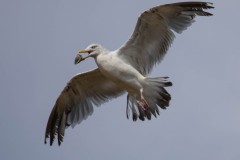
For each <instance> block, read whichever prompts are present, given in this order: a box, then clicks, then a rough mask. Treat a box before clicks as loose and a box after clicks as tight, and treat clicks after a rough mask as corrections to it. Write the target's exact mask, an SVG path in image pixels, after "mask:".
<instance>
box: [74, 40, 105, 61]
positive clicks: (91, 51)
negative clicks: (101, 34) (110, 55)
mask: <svg viewBox="0 0 240 160" xmlns="http://www.w3.org/2000/svg"><path fill="white" fill-rule="evenodd" d="M103 50H104V48H103V47H102V46H101V45H99V44H91V45H89V46H88V47H87V48H86V49H83V50H79V52H78V54H77V56H76V58H75V64H78V63H80V62H81V61H83V60H85V59H87V58H89V57H97V56H98V55H99V54H101V53H102V51H103ZM82 53H87V54H88V55H87V56H86V57H82V55H81V54H82Z"/></svg>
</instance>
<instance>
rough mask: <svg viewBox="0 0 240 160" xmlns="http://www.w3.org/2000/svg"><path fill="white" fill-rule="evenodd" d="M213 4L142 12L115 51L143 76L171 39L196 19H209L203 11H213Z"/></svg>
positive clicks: (180, 4) (168, 7)
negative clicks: (132, 29)
mask: <svg viewBox="0 0 240 160" xmlns="http://www.w3.org/2000/svg"><path fill="white" fill-rule="evenodd" d="M211 5H212V3H206V2H181V3H173V4H166V5H161V6H157V7H154V8H151V9H150V10H148V11H145V12H144V13H142V14H141V15H140V17H139V18H138V21H137V24H136V27H135V30H134V32H133V34H132V36H131V37H130V39H129V40H128V41H127V42H126V43H125V44H124V45H123V46H122V47H121V48H120V49H119V50H118V53H119V54H120V55H121V56H122V58H123V59H125V60H126V61H127V62H128V63H129V64H131V65H132V66H133V67H134V68H136V69H137V70H138V71H139V72H140V73H142V74H143V75H146V74H148V73H149V72H150V71H151V69H152V68H153V66H154V65H155V64H156V63H158V62H160V61H161V60H162V58H163V57H164V55H165V54H166V52H167V50H168V48H169V47H170V45H171V43H172V42H173V39H174V37H175V36H174V32H173V31H175V32H177V33H181V32H182V31H183V30H185V29H187V28H188V27H189V26H190V25H191V24H192V23H193V22H194V18H195V17H196V15H198V16H211V15H212V14H211V13H208V12H206V11H204V9H211V8H214V7H212V6H211Z"/></svg>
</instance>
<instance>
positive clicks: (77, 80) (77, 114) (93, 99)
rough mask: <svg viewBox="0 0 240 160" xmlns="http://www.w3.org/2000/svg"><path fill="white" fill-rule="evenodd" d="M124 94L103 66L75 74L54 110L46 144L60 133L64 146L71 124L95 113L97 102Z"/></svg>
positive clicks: (59, 141)
mask: <svg viewBox="0 0 240 160" xmlns="http://www.w3.org/2000/svg"><path fill="white" fill-rule="evenodd" d="M123 93H124V91H123V90H122V89H120V88H119V87H118V86H116V85H115V84H114V83H113V82H111V81H110V80H108V79H107V78H105V76H103V75H102V73H101V72H100V71H99V69H95V70H92V71H89V72H86V73H82V74H78V75H76V76H74V77H73V78H72V79H71V80H70V82H69V83H68V84H67V86H66V87H65V88H64V89H63V91H62V92H61V94H60V96H59V97H58V99H57V101H56V104H55V105H54V107H53V109H52V112H51V114H50V116H49V119H48V123H47V127H46V133H45V143H47V138H49V137H50V145H52V143H53V141H54V139H55V136H56V135H57V136H58V144H59V145H60V144H61V142H62V141H63V136H64V131H65V128H66V127H67V126H69V125H72V126H75V125H76V124H77V123H80V122H81V121H82V120H84V119H86V118H87V117H88V116H89V115H91V114H92V113H93V104H94V105H96V106H99V105H101V104H102V103H104V102H106V101H108V100H109V99H111V98H114V97H117V96H120V95H121V94H123Z"/></svg>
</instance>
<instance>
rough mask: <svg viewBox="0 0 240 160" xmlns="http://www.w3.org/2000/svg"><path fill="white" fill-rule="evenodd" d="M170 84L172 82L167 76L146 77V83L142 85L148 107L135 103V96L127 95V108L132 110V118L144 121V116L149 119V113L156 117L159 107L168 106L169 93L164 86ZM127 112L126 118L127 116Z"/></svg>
mask: <svg viewBox="0 0 240 160" xmlns="http://www.w3.org/2000/svg"><path fill="white" fill-rule="evenodd" d="M169 86H172V82H170V81H169V80H168V77H156V78H146V83H145V85H144V86H143V96H144V98H145V99H146V101H147V103H148V108H146V109H145V110H144V109H143V108H142V107H141V106H139V105H138V104H137V100H136V97H134V96H132V95H128V96H127V97H128V98H127V101H128V103H127V110H128V108H130V109H131V111H132V117H133V120H134V121H136V120H137V118H139V119H140V120H142V121H144V120H145V118H147V119H148V120H150V119H151V115H153V116H154V117H157V115H159V108H158V107H160V108H162V109H166V107H168V106H169V102H170V100H171V95H170V94H169V93H168V92H167V90H166V89H165V88H164V87H169ZM128 117H129V116H128V112H127V118H128Z"/></svg>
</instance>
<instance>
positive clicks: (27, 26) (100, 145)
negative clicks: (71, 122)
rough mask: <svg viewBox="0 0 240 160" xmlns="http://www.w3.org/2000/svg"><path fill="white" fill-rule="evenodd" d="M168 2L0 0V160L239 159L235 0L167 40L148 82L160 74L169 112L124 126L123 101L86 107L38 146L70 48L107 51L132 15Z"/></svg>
mask: <svg viewBox="0 0 240 160" xmlns="http://www.w3.org/2000/svg"><path fill="white" fill-rule="evenodd" d="M171 2H176V1H175V0H131V1H129V0H121V1H113V0H101V1H100V0H92V1H90V0H88V1H87V0H86V1H82V0H68V1H65V0H55V1H53V0H50V1H49V0H42V1H37V0H21V1H19V0H1V1H0V46H1V47H0V54H1V58H0V80H1V83H0V88H1V90H0V107H1V108H0V109H1V110H0V127H1V131H0V142H1V143H0V159H1V160H5V159H35V160H40V159H41V160H42V159H65V158H67V159H85V160H88V159H105V160H110V159H111V160H112V159H117V160H118V159H119V160H122V159H131V160H132V159H152V160H154V159H158V160H159V159H168V160H175V159H184V160H193V159H194V160H203V159H218V160H226V159H229V160H238V159H239V158H240V105H239V99H240V84H239V82H240V74H239V68H240V63H239V60H240V54H239V49H240V45H239V36H240V34H239V28H240V22H239V17H240V12H239V5H240V1H239V0H231V1H226V0H218V1H212V2H214V6H215V7H216V8H215V9H214V10H211V12H212V13H214V16H213V17H198V18H197V22H196V23H194V24H193V25H192V26H191V27H190V28H189V29H188V30H187V31H185V32H183V34H181V35H177V38H176V39H175V41H174V43H173V45H172V47H171V49H170V50H169V52H168V54H167V55H166V57H165V58H164V61H163V62H162V63H161V64H160V65H158V66H157V67H156V68H155V69H154V71H153V72H152V74H151V76H169V77H170V80H171V81H172V82H173V84H174V85H173V86H172V87H171V88H169V89H168V91H169V92H170V93H171V95H172V101H171V105H170V107H169V108H168V109H167V110H165V111H162V112H161V116H159V117H158V118H153V119H152V120H151V121H145V122H141V121H138V122H132V121H131V120H127V119H126V115H125V107H126V95H124V96H122V97H121V98H118V99H115V100H112V101H111V102H109V103H106V104H104V105H102V106H101V107H99V108H95V111H94V114H93V116H91V117H89V118H88V119H87V120H86V121H84V122H82V123H81V124H80V125H77V126H76V127H75V128H74V129H71V128H69V129H67V130H66V135H65V139H64V142H63V144H62V145H61V147H58V146H57V145H56V143H55V144H54V146H53V147H50V146H48V145H44V143H43V142H44V132H45V126H46V123H47V119H48V116H49V114H50V111H51V109H52V107H53V105H54V103H55V100H56V98H57V97H58V95H59V93H60V92H61V90H62V89H63V87H64V86H65V84H66V83H67V82H68V80H69V79H70V78H71V77H72V76H73V75H75V74H76V73H78V72H84V71H86V70H90V69H92V68H94V67H95V66H96V65H95V63H94V61H93V60H92V59H91V60H90V59H89V60H88V61H85V62H82V63H81V64H79V65H77V66H75V65H74V64H73V61H74V58H75V55H76V53H77V51H78V49H80V48H85V47H86V46H87V45H89V44H91V43H95V42H97V43H100V44H102V45H103V46H105V47H106V48H108V49H110V50H114V49H117V48H118V47H119V46H120V45H122V44H123V43H124V42H125V41H126V40H127V39H128V38H129V36H130V35H131V33H132V31H133V29H134V26H135V24H136V20H137V17H138V15H139V14H140V13H141V12H143V11H144V10H146V9H149V8H151V7H153V6H156V5H159V4H164V3H171Z"/></svg>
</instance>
